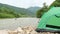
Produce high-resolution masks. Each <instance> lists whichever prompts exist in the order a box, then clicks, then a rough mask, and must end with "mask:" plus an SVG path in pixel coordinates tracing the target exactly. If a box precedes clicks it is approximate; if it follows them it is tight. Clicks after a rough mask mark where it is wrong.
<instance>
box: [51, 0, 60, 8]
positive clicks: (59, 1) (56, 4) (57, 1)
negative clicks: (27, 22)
mask: <svg viewBox="0 0 60 34" xmlns="http://www.w3.org/2000/svg"><path fill="white" fill-rule="evenodd" d="M52 6H54V7H60V0H55V1H54V2H53V3H52V4H51V5H50V7H52Z"/></svg>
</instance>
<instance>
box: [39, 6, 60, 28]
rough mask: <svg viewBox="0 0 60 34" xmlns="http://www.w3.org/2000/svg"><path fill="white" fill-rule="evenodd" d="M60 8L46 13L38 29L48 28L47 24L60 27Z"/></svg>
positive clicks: (53, 8) (54, 8)
mask: <svg viewBox="0 0 60 34" xmlns="http://www.w3.org/2000/svg"><path fill="white" fill-rule="evenodd" d="M55 15H56V16H58V17H60V7H52V8H51V9H50V10H49V11H48V12H47V13H45V14H44V15H43V16H42V18H41V20H40V22H39V24H38V28H46V24H50V25H55V26H60V18H58V17H56V16H55Z"/></svg>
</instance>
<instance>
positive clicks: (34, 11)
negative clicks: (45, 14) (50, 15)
mask: <svg viewBox="0 0 60 34" xmlns="http://www.w3.org/2000/svg"><path fill="white" fill-rule="evenodd" d="M39 9H41V7H30V8H28V10H29V11H31V12H32V13H33V15H35V16H36V12H37V11H38V10H39Z"/></svg>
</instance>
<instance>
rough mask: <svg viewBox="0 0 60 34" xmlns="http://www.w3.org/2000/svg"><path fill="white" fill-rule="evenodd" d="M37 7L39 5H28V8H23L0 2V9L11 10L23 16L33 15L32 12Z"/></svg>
mask: <svg viewBox="0 0 60 34" xmlns="http://www.w3.org/2000/svg"><path fill="white" fill-rule="evenodd" d="M38 8H39V7H30V8H28V9H25V8H19V7H15V6H11V5H7V4H2V3H0V9H4V10H5V9H7V11H8V10H9V11H12V12H14V13H16V14H19V15H21V16H23V17H34V16H35V13H34V12H36V10H37V9H38Z"/></svg>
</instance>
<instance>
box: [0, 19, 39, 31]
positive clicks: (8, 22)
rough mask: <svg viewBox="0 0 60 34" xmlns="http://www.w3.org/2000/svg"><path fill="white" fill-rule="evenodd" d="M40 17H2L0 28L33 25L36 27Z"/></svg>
mask: <svg viewBox="0 0 60 34" xmlns="http://www.w3.org/2000/svg"><path fill="white" fill-rule="evenodd" d="M38 21H39V18H13V19H1V20H0V30H2V29H16V28H17V27H24V26H29V25H30V26H33V27H36V26H37V24H38Z"/></svg>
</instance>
